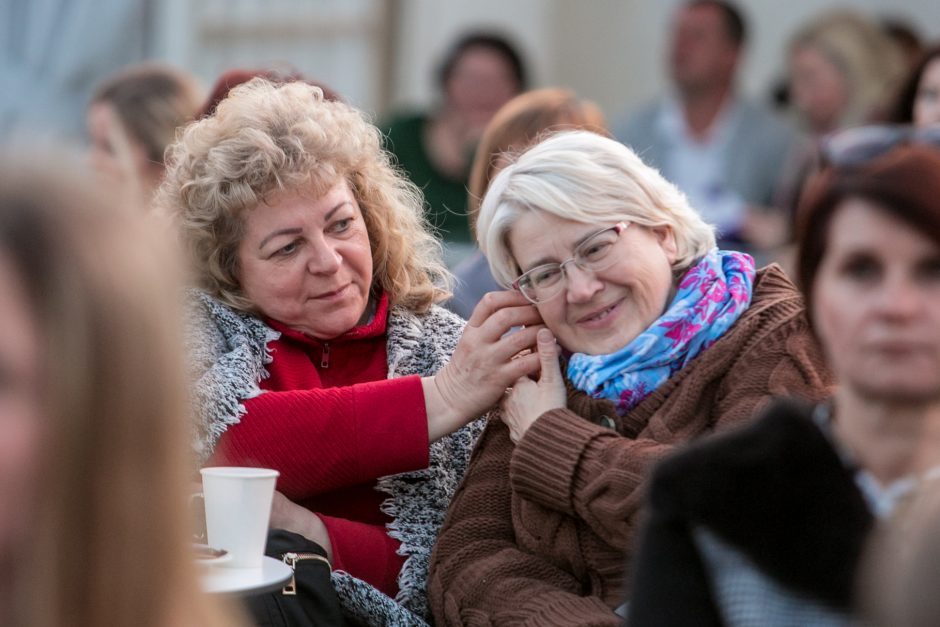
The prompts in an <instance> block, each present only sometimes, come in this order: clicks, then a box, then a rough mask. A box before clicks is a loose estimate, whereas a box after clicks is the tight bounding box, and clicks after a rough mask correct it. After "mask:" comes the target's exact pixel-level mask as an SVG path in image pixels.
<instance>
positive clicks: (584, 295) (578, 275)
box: [565, 263, 604, 303]
mask: <svg viewBox="0 0 940 627" xmlns="http://www.w3.org/2000/svg"><path fill="white" fill-rule="evenodd" d="M565 281H566V282H567V286H566V287H567V289H566V298H567V299H568V302H569V303H584V302H588V301H590V300H591V299H592V298H593V297H594V295H595V294H597V292H599V291H600V290H602V289H604V284H603V283H602V282H601V281H600V280H599V279H598V278H597V275H596V274H594V273H593V272H591V271H590V270H584V269H582V268H581V267H580V266H578V265H577V264H575V263H569V264H568V265H567V266H565Z"/></svg>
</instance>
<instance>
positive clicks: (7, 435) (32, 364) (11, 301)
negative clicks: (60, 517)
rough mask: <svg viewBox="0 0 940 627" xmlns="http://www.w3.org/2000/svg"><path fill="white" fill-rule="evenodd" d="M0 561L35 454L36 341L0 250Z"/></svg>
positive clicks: (13, 533) (17, 530)
mask: <svg viewBox="0 0 940 627" xmlns="http://www.w3.org/2000/svg"><path fill="white" fill-rule="evenodd" d="M0 294H3V297H2V298H0V556H2V555H4V554H5V553H7V552H8V551H9V549H10V547H11V546H13V545H14V544H15V543H16V542H17V541H18V540H20V539H21V538H22V537H23V536H24V535H25V533H26V524H27V521H29V520H30V519H31V516H30V514H29V510H30V508H31V504H30V502H29V500H30V495H31V494H32V493H34V492H35V489H34V485H33V475H34V465H35V463H36V462H35V460H36V458H37V457H38V452H39V438H40V424H41V413H42V410H41V402H40V399H41V386H40V380H39V378H40V373H39V357H40V356H39V338H38V332H37V329H36V321H35V320H33V319H32V316H31V315H30V311H29V307H28V305H27V299H26V294H25V292H24V290H23V286H22V285H21V283H20V279H19V277H18V276H16V274H15V273H14V269H13V266H12V265H11V264H10V262H9V261H8V259H7V258H6V256H5V255H4V253H3V251H0Z"/></svg>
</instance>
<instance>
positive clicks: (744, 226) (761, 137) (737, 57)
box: [614, 0, 795, 253]
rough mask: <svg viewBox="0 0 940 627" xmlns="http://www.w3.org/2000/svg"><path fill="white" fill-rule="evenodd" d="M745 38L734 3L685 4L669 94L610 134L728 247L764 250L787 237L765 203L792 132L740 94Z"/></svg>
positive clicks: (673, 43)
mask: <svg viewBox="0 0 940 627" xmlns="http://www.w3.org/2000/svg"><path fill="white" fill-rule="evenodd" d="M746 37H747V29H746V25H745V22H744V19H743V17H742V15H741V13H740V12H739V11H738V10H737V9H736V8H735V7H734V6H733V5H731V4H730V3H728V2H723V1H721V0H692V1H691V2H688V3H687V4H685V5H684V6H683V7H682V8H681V9H680V10H679V12H678V14H677V15H676V17H675V21H674V24H673V32H672V34H671V40H670V47H669V71H670V78H671V80H672V83H673V87H674V89H673V92H672V93H671V94H669V95H667V96H665V97H663V98H661V99H659V100H658V101H656V102H654V103H652V104H650V105H648V106H647V107H645V108H644V109H642V110H640V111H639V112H637V113H636V114H635V115H633V116H630V117H629V118H627V119H626V120H625V121H624V122H623V123H621V124H620V125H619V126H617V127H616V128H615V131H614V132H615V135H616V137H617V138H618V139H619V140H620V141H622V142H623V143H625V144H627V145H628V146H630V147H631V148H633V149H634V150H635V151H636V152H637V153H639V155H640V156H641V157H642V158H643V159H644V161H646V162H647V163H649V164H651V165H653V166H654V167H656V168H658V169H659V170H660V171H661V172H662V173H663V175H664V176H665V177H666V178H667V179H669V180H670V181H672V182H673V183H675V184H676V185H677V186H678V187H679V188H680V189H681V190H682V191H683V192H685V193H686V195H687V196H688V197H689V199H690V201H691V203H692V206H693V207H695V208H697V209H698V210H699V211H700V212H701V214H702V216H703V217H704V219H705V221H706V222H709V223H711V224H714V225H715V226H717V227H718V230H719V238H720V241H721V243H722V244H723V245H728V244H730V245H732V246H736V247H738V248H741V247H742V245H743V247H744V248H747V249H749V251H750V252H755V253H762V252H766V251H767V250H768V249H770V248H772V247H773V246H775V245H777V244H778V243H779V242H777V241H775V240H777V239H784V238H786V231H787V220H786V217H785V216H783V215H782V213H781V212H778V211H774V210H771V209H770V208H769V205H770V202H771V199H772V197H773V191H774V186H775V184H776V181H777V177H778V175H779V172H780V170H781V168H782V167H783V163H784V161H785V159H786V157H787V154H788V152H789V151H790V149H791V146H792V144H793V142H794V139H795V135H794V133H793V131H792V130H791V129H790V128H789V127H788V126H787V125H786V124H784V123H783V122H782V121H781V120H778V119H777V118H776V117H775V116H774V114H772V113H771V112H770V111H769V110H766V109H764V108H763V107H761V106H759V105H757V104H756V103H753V102H750V101H748V100H746V99H744V98H743V97H741V96H740V95H739V94H738V93H737V89H736V85H735V79H736V76H737V73H738V68H739V67H740V64H741V59H742V56H743V51H744V46H745V43H746Z"/></svg>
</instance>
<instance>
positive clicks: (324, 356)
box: [320, 343, 330, 368]
mask: <svg viewBox="0 0 940 627" xmlns="http://www.w3.org/2000/svg"><path fill="white" fill-rule="evenodd" d="M320 367H321V368H329V367H330V345H329V344H327V343H324V344H323V351H322V352H321V353H320Z"/></svg>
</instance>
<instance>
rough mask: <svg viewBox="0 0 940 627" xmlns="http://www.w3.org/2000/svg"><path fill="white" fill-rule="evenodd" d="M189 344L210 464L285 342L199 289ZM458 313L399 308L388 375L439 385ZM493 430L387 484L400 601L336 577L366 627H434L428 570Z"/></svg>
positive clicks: (469, 435)
mask: <svg viewBox="0 0 940 627" xmlns="http://www.w3.org/2000/svg"><path fill="white" fill-rule="evenodd" d="M191 296H192V298H191V299H190V305H191V306H190V309H189V312H188V318H189V320H188V325H187V329H188V332H187V341H188V349H189V350H188V353H189V355H190V368H191V371H190V377H191V379H190V380H191V381H195V386H194V390H193V403H194V405H195V407H194V411H195V415H196V416H197V424H196V429H195V431H196V433H195V434H194V436H195V437H194V441H195V447H196V452H197V455H198V456H199V459H200V461H201V462H204V461H205V460H206V459H207V458H208V457H209V456H210V455H211V454H212V451H213V449H214V448H215V445H216V443H217V442H218V440H219V437H220V436H221V435H222V434H223V433H224V432H225V430H226V429H227V428H228V427H229V426H230V425H233V424H236V423H238V422H239V421H240V420H241V417H242V415H243V414H244V413H245V408H244V406H243V405H242V404H241V402H242V401H243V400H244V399H247V398H252V397H254V396H257V395H258V394H261V393H263V392H262V390H261V389H260V388H259V386H258V383H259V382H260V381H261V380H262V379H264V378H266V377H267V376H268V373H267V372H266V370H265V364H268V363H270V362H271V360H272V357H271V354H270V352H269V351H268V347H267V345H268V343H269V342H270V341H272V340H275V339H277V338H278V337H279V334H278V333H277V332H276V331H274V330H273V329H271V328H270V327H268V326H267V325H266V324H264V322H262V321H261V320H259V319H258V318H256V317H254V316H251V315H248V314H245V313H241V312H237V311H235V310H233V309H230V308H229V307H227V306H225V305H223V304H222V303H220V302H219V301H217V300H215V299H214V298H212V297H210V296H208V295H207V294H205V293H203V292H200V291H197V290H193V291H192V292H191ZM463 326H464V321H463V320H462V319H461V318H459V317H458V316H456V315H455V314H453V313H451V312H449V311H447V310H445V309H443V308H441V307H436V306H435V307H432V308H431V310H430V311H429V312H428V313H426V314H415V313H413V312H410V311H408V310H406V309H404V308H402V307H392V308H391V309H390V311H389V316H388V331H387V335H388V341H387V353H388V376H389V378H390V379H391V378H396V377H404V376H409V375H419V376H430V375H433V374H435V373H436V372H437V371H439V370H440V369H441V368H442V367H443V366H444V364H446V363H447V362H448V360H449V359H450V355H451V353H453V351H454V347H455V346H456V345H457V340H458V339H459V338H460V334H461V332H462V331H463ZM484 425H485V419H483V418H480V419H477V420H476V421H474V422H473V423H471V424H470V425H468V426H466V427H464V428H463V429H460V430H459V431H457V432H456V433H454V434H452V435H450V436H447V437H445V438H442V439H440V440H438V441H437V442H435V443H434V444H432V445H431V450H430V463H429V465H428V467H427V468H426V469H424V470H419V471H415V472H407V473H402V474H398V475H393V476H387V477H382V478H380V479H379V480H378V485H377V489H378V490H380V491H382V492H384V493H385V494H387V495H388V497H389V498H387V499H386V500H385V501H384V502H383V504H382V511H383V512H385V513H386V514H388V515H389V516H390V517H391V518H392V522H390V523H388V525H387V528H388V533H389V535H390V536H391V537H393V538H395V539H396V540H398V541H400V542H401V548H400V549H399V553H400V554H401V555H403V556H405V557H406V559H405V563H404V566H403V567H402V570H401V573H399V576H398V584H399V593H398V595H397V596H396V598H395V600H392V599H391V598H389V597H388V596H386V595H385V594H383V593H381V592H379V591H378V590H377V589H376V588H374V587H372V586H371V585H369V584H367V583H366V582H364V581H362V580H360V579H357V578H355V577H353V576H351V575H350V574H348V573H346V572H343V571H334V572H333V585H334V587H335V588H336V592H337V594H338V595H339V597H340V601H341V603H342V605H343V608H344V610H345V611H346V613H347V616H348V617H349V618H350V619H352V620H354V621H355V622H358V623H362V624H366V625H426V624H427V622H426V621H427V620H428V619H429V615H430V611H429V608H428V600H427V576H428V563H429V561H430V556H431V549H432V547H433V546H434V541H435V540H436V538H437V534H438V531H439V529H440V527H441V524H442V523H443V521H444V514H445V512H446V510H447V506H448V504H449V503H450V499H451V497H452V496H453V494H454V491H455V490H456V488H457V484H458V482H459V481H460V479H461V478H462V477H463V475H464V472H466V469H467V465H468V462H469V459H470V451H471V448H472V447H473V444H474V442H475V441H476V439H477V437H478V436H479V434H480V433H481V432H482V430H483V427H484Z"/></svg>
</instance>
